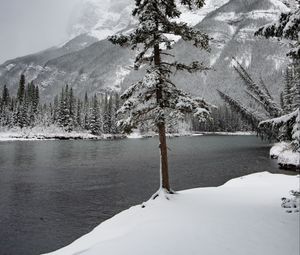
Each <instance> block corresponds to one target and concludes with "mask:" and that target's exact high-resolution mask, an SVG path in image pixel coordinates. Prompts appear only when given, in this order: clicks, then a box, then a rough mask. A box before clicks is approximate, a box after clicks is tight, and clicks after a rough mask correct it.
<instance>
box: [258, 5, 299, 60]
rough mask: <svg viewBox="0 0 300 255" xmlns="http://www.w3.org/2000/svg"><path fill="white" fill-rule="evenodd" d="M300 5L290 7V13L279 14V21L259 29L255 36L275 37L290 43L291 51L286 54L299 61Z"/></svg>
mask: <svg viewBox="0 0 300 255" xmlns="http://www.w3.org/2000/svg"><path fill="white" fill-rule="evenodd" d="M299 7H300V3H299V1H297V3H295V5H291V6H290V8H291V10H290V12H287V13H281V14H280V17H279V20H278V21H276V22H274V23H271V24H268V25H266V26H263V27H261V28H260V29H259V30H258V31H257V32H256V33H255V35H262V36H265V37H266V38H269V37H276V38H279V39H281V40H283V39H286V40H288V41H290V42H291V43H290V44H291V45H292V50H290V52H289V53H288V55H289V56H291V57H292V58H294V59H300V38H299V33H300V8H299Z"/></svg>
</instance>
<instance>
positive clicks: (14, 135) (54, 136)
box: [0, 130, 255, 142]
mask: <svg viewBox="0 0 300 255" xmlns="http://www.w3.org/2000/svg"><path fill="white" fill-rule="evenodd" d="M203 135H218V136H251V135H255V133H253V132H241V131H237V132H187V133H172V134H167V137H168V138H176V137H193V136H203ZM156 136H157V134H156V133H148V134H138V133H133V134H130V135H124V134H101V135H92V134H90V133H88V132H76V131H72V132H70V133H68V132H65V131H64V132H63V131H61V132H53V133H52V132H37V133H35V132H34V131H33V132H31V130H24V131H22V130H20V131H18V132H15V131H2V132H1V131H0V142H12V141H55V140H118V139H126V138H127V139H145V138H152V137H156Z"/></svg>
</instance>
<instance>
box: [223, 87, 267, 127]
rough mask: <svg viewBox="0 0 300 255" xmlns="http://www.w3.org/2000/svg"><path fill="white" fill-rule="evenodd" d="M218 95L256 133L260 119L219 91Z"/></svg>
mask: <svg viewBox="0 0 300 255" xmlns="http://www.w3.org/2000/svg"><path fill="white" fill-rule="evenodd" d="M218 93H219V95H220V97H221V98H222V99H223V100H224V101H225V103H227V104H228V105H229V107H230V108H231V110H233V111H235V112H237V113H238V114H239V115H240V116H241V118H242V119H243V120H244V121H246V122H247V123H248V124H249V125H251V126H252V128H253V129H255V130H257V131H258V129H257V127H258V124H259V122H260V121H262V117H261V116H260V115H259V114H258V113H257V112H255V111H251V110H250V109H249V108H248V107H247V106H245V105H243V104H242V103H241V102H239V101H238V100H236V99H233V98H232V97H230V96H229V95H227V94H226V93H224V92H222V91H220V90H218Z"/></svg>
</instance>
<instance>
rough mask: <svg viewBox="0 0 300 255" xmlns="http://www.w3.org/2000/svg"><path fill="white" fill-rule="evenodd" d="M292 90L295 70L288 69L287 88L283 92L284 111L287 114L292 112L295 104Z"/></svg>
mask: <svg viewBox="0 0 300 255" xmlns="http://www.w3.org/2000/svg"><path fill="white" fill-rule="evenodd" d="M292 88H293V70H292V68H291V67H288V68H287V69H286V73H285V86H284V89H283V92H282V97H283V111H284V112H285V113H289V112H291V109H292V103H293V94H292Z"/></svg>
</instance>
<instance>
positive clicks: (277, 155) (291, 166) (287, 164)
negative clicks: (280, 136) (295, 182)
mask: <svg viewBox="0 0 300 255" xmlns="http://www.w3.org/2000/svg"><path fill="white" fill-rule="evenodd" d="M270 156H271V158H273V159H278V164H279V166H280V168H283V169H287V170H297V169H300V153H299V152H294V151H293V146H292V145H291V143H287V142H280V143H276V144H274V146H273V147H272V148H271V150H270Z"/></svg>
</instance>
